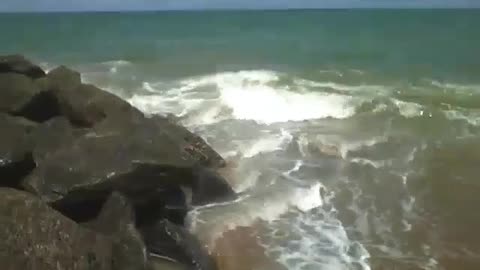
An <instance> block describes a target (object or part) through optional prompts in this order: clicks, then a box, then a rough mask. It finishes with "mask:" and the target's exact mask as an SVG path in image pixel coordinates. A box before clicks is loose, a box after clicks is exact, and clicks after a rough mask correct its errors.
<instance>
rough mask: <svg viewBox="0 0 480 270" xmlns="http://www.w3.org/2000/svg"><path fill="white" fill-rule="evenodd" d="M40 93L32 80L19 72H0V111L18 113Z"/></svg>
mask: <svg viewBox="0 0 480 270" xmlns="http://www.w3.org/2000/svg"><path fill="white" fill-rule="evenodd" d="M39 93H40V88H39V87H38V86H37V85H36V84H34V82H33V81H32V80H31V79H30V78H28V77H26V76H24V75H21V74H17V73H0V112H7V113H13V114H15V113H18V112H20V111H22V110H23V109H24V108H25V107H26V106H27V105H28V104H29V103H30V101H31V100H32V99H33V97H34V96H36V95H38V94H39Z"/></svg>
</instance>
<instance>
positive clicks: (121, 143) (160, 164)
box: [24, 119, 234, 204]
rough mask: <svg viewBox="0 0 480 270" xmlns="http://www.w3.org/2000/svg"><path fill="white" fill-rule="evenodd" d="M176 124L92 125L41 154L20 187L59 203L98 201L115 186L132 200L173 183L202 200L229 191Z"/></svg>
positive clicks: (226, 185)
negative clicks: (65, 142) (82, 133)
mask: <svg viewBox="0 0 480 270" xmlns="http://www.w3.org/2000/svg"><path fill="white" fill-rule="evenodd" d="M126 126H128V125H126ZM176 128H177V127H172V126H171V125H167V124H162V123H159V122H157V121H156V119H144V121H143V122H141V123H139V124H136V125H130V126H129V128H125V129H115V128H112V129H94V130H93V131H91V132H89V133H87V134H85V135H83V136H81V137H79V138H77V139H75V140H74V141H72V142H71V143H69V144H67V145H64V146H63V147H61V148H59V149H56V150H55V151H54V152H51V153H44V154H42V156H48V158H46V159H44V160H43V161H42V162H41V163H40V164H38V167H37V168H36V169H35V170H34V171H33V172H32V174H30V175H29V176H28V178H27V179H26V180H25V182H24V187H25V188H26V189H27V190H29V191H31V192H33V193H36V194H38V195H40V196H41V197H42V198H43V199H44V200H45V201H47V202H49V203H59V204H76V203H80V202H82V201H92V200H101V199H102V198H104V197H105V196H106V195H108V194H110V193H111V192H112V191H114V190H117V191H120V192H122V193H124V194H126V195H128V196H129V197H131V198H132V199H133V200H135V198H136V197H142V198H143V194H144V193H149V192H150V191H152V190H155V189H158V188H165V187H168V186H172V185H175V186H186V187H190V188H191V189H192V190H193V193H194V195H193V196H194V198H199V199H198V200H197V199H196V200H195V201H198V202H202V203H206V202H211V201H217V200H218V199H221V198H225V197H227V196H232V195H233V194H234V192H233V191H232V189H231V188H230V186H229V185H228V184H226V182H225V181H224V179H223V178H221V177H219V176H216V177H211V176H208V174H206V172H205V169H204V167H203V165H205V164H211V163H212V161H210V160H209V159H208V157H203V156H202V155H201V154H197V153H196V152H195V149H194V147H192V146H191V145H189V144H188V143H187V142H186V141H185V139H184V137H179V135H180V134H179V133H178V132H176V130H175V129H176ZM178 129H180V128H178ZM182 132H184V131H182ZM182 134H183V133H182ZM212 151H213V150H212ZM217 155H218V154H217ZM201 157H203V158H201ZM200 193H201V194H200Z"/></svg>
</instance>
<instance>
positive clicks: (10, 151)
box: [0, 114, 35, 187]
mask: <svg viewBox="0 0 480 270" xmlns="http://www.w3.org/2000/svg"><path fill="white" fill-rule="evenodd" d="M0 127H1V132H0V185H1V186H10V187H17V186H18V184H19V182H20V180H21V179H22V178H23V177H24V176H26V175H27V174H29V173H30V172H31V171H32V170H33V168H34V167H35V164H34V163H33V160H32V157H31V142H30V137H29V133H30V132H31V130H32V129H33V128H34V124H33V123H31V122H29V121H28V120H25V119H22V118H18V117H11V116H8V115H5V114H0Z"/></svg>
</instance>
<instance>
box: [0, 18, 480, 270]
mask: <svg viewBox="0 0 480 270" xmlns="http://www.w3.org/2000/svg"><path fill="white" fill-rule="evenodd" d="M479 29H480V10H328V11H327V10H325V11H321V10H315V11H300V10H299V11H209V12H156V13H155V12H145V13H88V14H87V13H80V14H3V15H0V33H1V35H0V53H2V54H4V53H22V54H25V55H26V56H28V57H30V58H32V59H34V60H35V61H37V62H38V63H41V65H42V66H43V67H44V68H46V69H50V68H53V67H54V66H56V65H59V64H66V65H69V66H72V67H73V68H75V69H77V70H79V71H81V72H82V77H83V80H84V81H87V82H92V83H95V84H97V85H99V86H101V87H103V88H104V89H106V90H108V91H111V92H113V93H115V94H117V95H119V96H121V97H123V98H125V99H126V100H128V101H129V102H131V103H132V104H133V105H135V106H137V107H138V108H140V109H141V110H143V111H144V112H145V113H148V114H155V113H159V114H164V113H173V114H176V115H177V116H179V117H181V118H182V122H183V123H184V124H185V125H186V126H187V127H189V128H190V129H192V130H194V131H196V132H198V133H199V134H201V135H202V136H203V137H205V138H206V139H207V140H208V142H209V143H211V144H212V145H213V147H214V148H215V149H216V150H217V151H219V152H220V153H221V154H222V155H223V156H225V157H226V158H227V159H228V160H229V163H230V164H231V168H230V171H229V172H228V175H229V180H230V181H231V182H232V185H234V186H235V188H236V189H237V190H238V191H243V192H244V193H243V194H245V196H243V197H242V198H241V199H239V200H238V201H235V202H230V203H226V204H222V205H210V206H205V207H202V208H199V209H195V210H194V211H192V212H191V214H190V221H191V223H190V226H191V230H192V231H193V232H195V233H197V234H198V235H199V237H200V238H201V239H202V240H203V241H205V243H207V244H209V245H210V247H211V248H212V249H214V247H213V244H212V242H214V240H215V238H216V237H218V236H219V235H221V233H222V232H223V231H225V230H227V229H228V228H232V227H235V226H253V224H255V228H256V229H258V231H259V235H258V238H259V241H260V244H261V245H262V246H264V247H265V249H266V251H267V252H266V256H268V257H269V258H270V259H271V260H276V261H278V262H279V263H281V264H283V265H284V266H285V267H286V268H288V269H294V270H297V269H299V270H300V269H302V270H303V269H315V270H316V269H318V270H324V269H335V270H336V269H340V270H343V269H462V270H463V269H480V233H479V231H478V228H479V227H480V214H479V213H478V211H476V206H477V205H479V203H480V197H479V196H478V194H479V193H478V192H479V191H480V183H479V182H478V181H479V179H478V176H479V175H480V169H479V167H478V164H480V136H479V134H480V30H479ZM320 190H321V192H320ZM239 254H241V252H239ZM239 256H240V255H239ZM245 261H248V258H245ZM258 270H260V269H258Z"/></svg>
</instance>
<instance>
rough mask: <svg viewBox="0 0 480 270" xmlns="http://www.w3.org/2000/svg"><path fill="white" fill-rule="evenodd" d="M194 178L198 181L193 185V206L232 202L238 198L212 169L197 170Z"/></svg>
mask: <svg viewBox="0 0 480 270" xmlns="http://www.w3.org/2000/svg"><path fill="white" fill-rule="evenodd" d="M193 178H194V179H195V180H196V181H195V182H193V183H192V201H191V204H193V205H203V204H207V203H212V202H220V201H227V200H232V199H234V198H235V196H236V194H235V192H234V191H233V190H232V188H231V187H230V185H229V184H228V183H227V181H226V180H225V178H223V177H222V176H221V175H220V174H218V173H216V172H215V171H213V170H211V169H207V168H203V167H200V168H197V169H196V170H194V171H193Z"/></svg>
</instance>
